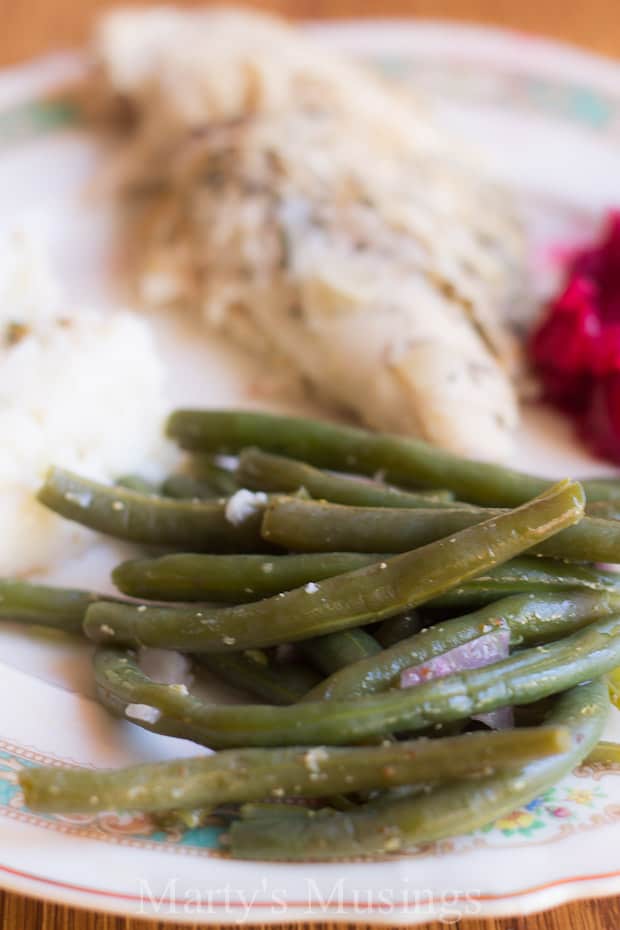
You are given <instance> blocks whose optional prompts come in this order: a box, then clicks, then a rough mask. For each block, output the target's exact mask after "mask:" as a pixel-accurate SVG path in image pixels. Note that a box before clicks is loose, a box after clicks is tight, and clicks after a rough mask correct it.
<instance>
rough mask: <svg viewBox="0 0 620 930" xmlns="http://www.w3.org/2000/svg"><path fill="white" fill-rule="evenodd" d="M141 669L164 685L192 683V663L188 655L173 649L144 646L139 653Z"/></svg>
mask: <svg viewBox="0 0 620 930" xmlns="http://www.w3.org/2000/svg"><path fill="white" fill-rule="evenodd" d="M138 664H139V666H140V669H141V670H142V671H143V672H144V674H145V675H147V676H148V677H149V678H152V679H153V681H157V682H159V684H162V685H190V684H191V683H192V676H191V674H190V668H191V663H190V661H189V659H188V658H187V656H184V655H182V654H181V653H180V652H175V651H174V650H172V649H151V648H147V647H143V648H142V649H140V652H139V653H138Z"/></svg>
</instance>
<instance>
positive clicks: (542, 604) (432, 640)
mask: <svg viewBox="0 0 620 930" xmlns="http://www.w3.org/2000/svg"><path fill="white" fill-rule="evenodd" d="M616 613H620V597H618V596H617V595H611V594H607V593H595V592H590V591H583V592H581V591H573V592H566V593H558V594H541V595H531V594H522V595H517V596H514V597H508V598H505V599H503V600H501V601H496V602H495V603H493V604H490V605H488V606H486V607H483V608H482V609H481V610H478V611H476V612H475V613H472V614H467V615H466V616H464V617H456V618H455V619H454V620H447V621H444V622H443V623H440V624H438V625H437V626H431V627H429V628H428V629H426V630H422V631H421V632H420V633H417V634H416V635H414V636H411V637H409V638H408V639H404V640H402V641H401V642H397V643H395V644H394V645H393V646H391V647H389V648H388V649H385V650H384V651H383V652H380V653H378V654H377V655H376V656H374V657H370V658H368V659H363V660H361V661H359V662H357V663H356V664H355V665H350V666H348V667H347V668H343V669H342V670H341V671H339V672H336V673H335V674H333V675H331V676H330V677H329V678H327V679H325V681H323V682H322V683H321V684H320V685H318V686H317V687H316V688H315V689H314V690H313V691H310V692H309V693H308V694H307V695H306V696H305V698H304V701H306V700H307V701H322V700H337V701H347V700H351V699H352V698H355V697H359V696H362V695H364V694H374V693H377V692H380V691H385V690H386V689H387V688H390V687H393V686H397V685H398V683H399V681H400V674H401V672H403V671H404V670H405V669H406V668H410V667H411V666H412V665H421V664H423V663H424V662H428V661H429V659H432V658H433V657H434V656H438V655H441V654H442V653H444V652H447V651H448V650H450V649H455V648H456V647H457V646H461V645H463V644H464V643H468V642H471V641H472V640H473V639H476V638H477V637H478V636H480V635H481V633H485V632H488V631H490V630H493V629H495V628H496V627H497V626H498V625H500V626H501V627H505V628H507V629H508V630H509V631H510V641H511V645H512V646H531V645H534V644H537V643H545V642H549V641H550V640H553V639H557V638H558V637H561V636H566V635H567V634H570V633H573V632H575V631H576V630H578V629H580V628H581V627H583V626H587V624H589V623H591V622H592V621H594V620H599V619H602V618H605V617H609V616H611V615H613V614H616Z"/></svg>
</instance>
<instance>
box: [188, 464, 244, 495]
mask: <svg viewBox="0 0 620 930" xmlns="http://www.w3.org/2000/svg"><path fill="white" fill-rule="evenodd" d="M187 470H188V473H189V474H190V475H191V476H192V477H193V478H197V479H198V480H199V481H203V482H204V483H205V484H208V485H209V487H210V488H211V489H212V491H213V493H214V494H221V495H222V497H230V496H231V495H232V494H234V493H235V491H238V490H239V487H240V485H239V483H238V482H237V479H236V477H235V472H234V471H229V469H227V468H221V467H220V466H219V465H218V464H217V463H216V462H215V461H214V458H213V456H212V455H192V456H190V458H189V460H188V462H187Z"/></svg>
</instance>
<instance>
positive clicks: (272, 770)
mask: <svg viewBox="0 0 620 930" xmlns="http://www.w3.org/2000/svg"><path fill="white" fill-rule="evenodd" d="M570 745H571V737H570V733H569V731H568V730H567V729H566V728H565V727H561V726H560V727H558V726H548V727H540V728H532V729H530V730H525V729H524V730H520V731H519V732H518V733H517V731H515V730H512V731H510V730H507V731H504V732H499V731H498V732H496V733H469V734H465V735H463V736H454V737H447V738H445V739H441V740H428V739H418V740H411V741H409V742H403V743H398V744H391V745H387V746H368V747H363V748H362V747H360V748H343V749H340V748H337V749H334V748H325V747H323V746H319V747H315V748H313V749H308V748H306V747H293V748H290V749H246V750H243V749H242V750H228V751H224V752H219V753H217V754H214V755H211V756H206V757H205V756H201V757H199V758H194V759H178V760H174V761H172V762H155V763H150V764H146V765H136V766H132V767H131V768H126V769H120V770H116V771H114V770H112V771H111V770H107V771H105V770H104V771H93V770H92V769H79V768H59V767H58V766H44V767H40V768H26V769H24V770H23V771H22V772H21V773H20V776H19V781H20V785H21V787H22V790H23V792H24V798H25V801H26V804H27V805H28V807H29V808H30V809H31V810H36V811H47V812H54V813H82V812H88V813H93V812H95V811H111V810H115V811H130V810H136V809H139V810H141V811H166V810H170V809H171V808H176V809H177V810H178V809H183V808H190V809H192V808H196V807H199V806H200V807H202V806H205V805H206V806H208V807H211V808H213V807H216V806H217V805H220V804H229V803H240V802H243V801H252V800H257V801H260V800H262V799H263V798H269V797H275V798H279V797H283V796H285V795H295V796H296V797H306V798H316V797H324V796H325V795H326V794H333V793H337V792H341V791H343V792H352V791H364V790H369V789H373V788H392V787H395V786H398V785H407V784H412V783H415V782H428V781H430V780H432V781H442V780H445V779H454V778H458V777H459V776H463V775H479V774H480V773H483V772H485V771H488V769H493V770H494V769H500V770H505V769H506V768H508V767H514V766H516V765H523V764H524V763H526V762H530V761H533V760H535V759H539V758H545V757H548V756H554V755H557V754H558V753H563V752H566V751H567V750H568V748H569V747H570Z"/></svg>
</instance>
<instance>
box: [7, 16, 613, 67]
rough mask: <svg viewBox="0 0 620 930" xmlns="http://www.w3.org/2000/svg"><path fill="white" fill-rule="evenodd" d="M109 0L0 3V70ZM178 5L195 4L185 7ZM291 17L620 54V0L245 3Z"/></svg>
mask: <svg viewBox="0 0 620 930" xmlns="http://www.w3.org/2000/svg"><path fill="white" fill-rule="evenodd" d="M139 2H140V0H132V2H127V3H124V4H118V3H114V2H109V0H0V22H1V23H2V27H1V28H0V66H2V65H7V64H11V63H14V62H19V61H23V60H24V59H27V58H31V57H32V56H34V55H38V54H41V53H44V52H48V51H50V50H52V49H56V48H62V47H64V48H66V47H68V46H72V45H76V44H79V43H80V42H82V41H83V40H84V38H85V36H86V35H87V34H88V31H89V27H90V24H91V22H92V20H93V18H94V17H95V16H96V15H97V14H98V13H100V12H101V11H102V10H104V9H107V8H109V7H112V6H115V5H125V6H127V5H137V4H138V3H139ZM184 5H186V6H189V5H197V4H191V0H190V2H187V0H186V2H185V3H184ZM247 5H251V6H254V7H258V8H259V9H263V10H273V11H276V12H278V13H280V14H283V15H284V16H289V17H291V18H294V19H332V18H343V17H344V18H352V17H359V16H364V17H408V16H422V17H426V18H441V19H446V18H447V19H457V20H463V21H467V22H479V23H480V22H481V23H486V24H488V25H496V26H503V27H507V28H510V29H518V30H523V31H526V32H530V33H537V34H539V35H544V36H550V37H553V38H558V39H563V40H565V41H568V42H573V43H576V44H579V45H582V46H585V47H587V48H590V49H593V50H595V51H597V52H602V53H604V54H607V55H610V56H613V57H616V58H618V57H620V0H247Z"/></svg>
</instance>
